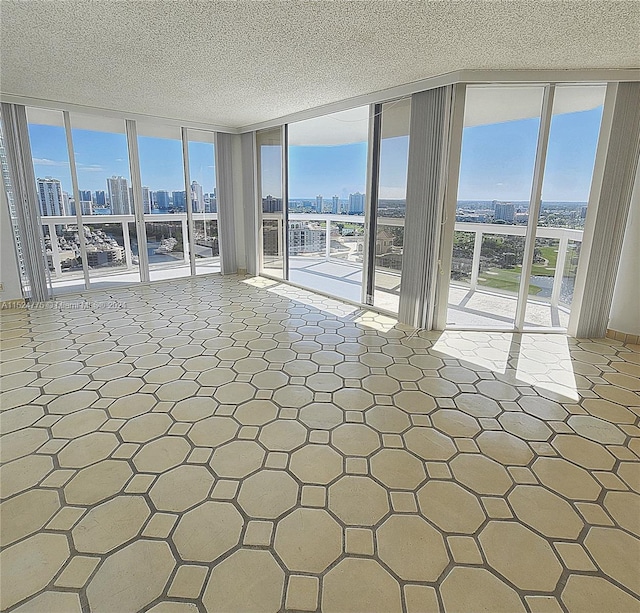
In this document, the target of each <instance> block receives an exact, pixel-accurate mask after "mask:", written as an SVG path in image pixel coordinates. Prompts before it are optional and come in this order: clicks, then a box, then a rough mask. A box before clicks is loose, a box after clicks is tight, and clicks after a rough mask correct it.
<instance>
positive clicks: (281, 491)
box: [238, 470, 298, 519]
mask: <svg viewBox="0 0 640 613" xmlns="http://www.w3.org/2000/svg"><path fill="white" fill-rule="evenodd" d="M297 499H298V484H297V483H296V482H295V481H294V480H293V479H292V478H291V477H290V476H289V475H288V474H287V473H286V472H283V471H280V470H261V471H258V472H257V473H255V474H254V475H251V476H250V477H248V478H247V479H246V480H245V481H244V482H243V484H242V487H241V488H240V494H239V495H238V503H239V504H240V506H241V507H242V508H243V509H244V511H245V513H247V515H249V516H251V517H256V518H260V519H275V518H276V517H279V516H280V515H282V514H283V513H284V512H285V511H288V510H289V509H291V508H292V507H293V506H294V505H295V504H296V501H297Z"/></svg>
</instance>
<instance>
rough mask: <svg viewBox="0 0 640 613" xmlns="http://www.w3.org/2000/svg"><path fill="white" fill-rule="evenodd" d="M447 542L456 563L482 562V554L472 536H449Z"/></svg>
mask: <svg viewBox="0 0 640 613" xmlns="http://www.w3.org/2000/svg"><path fill="white" fill-rule="evenodd" d="M447 543H448V545H449V549H450V550H451V555H452V556H453V561H454V562H456V564H475V565H477V564H482V554H481V553H480V550H479V549H478V545H477V544H476V542H475V540H474V539H473V538H471V537H470V536H449V537H447Z"/></svg>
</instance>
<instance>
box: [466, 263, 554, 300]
mask: <svg viewBox="0 0 640 613" xmlns="http://www.w3.org/2000/svg"><path fill="white" fill-rule="evenodd" d="M478 284H479V285H483V286H484V287H493V288H495V289H501V290H504V291H508V292H513V293H515V294H517V293H518V289H519V288H520V267H519V266H518V267H517V268H489V269H487V270H485V271H483V272H481V273H480V276H479V277H478ZM541 289H542V288H540V287H538V286H537V285H531V284H529V294H530V295H532V296H535V295H536V294H539V293H540V291H541Z"/></svg>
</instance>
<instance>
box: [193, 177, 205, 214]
mask: <svg viewBox="0 0 640 613" xmlns="http://www.w3.org/2000/svg"><path fill="white" fill-rule="evenodd" d="M191 207H192V209H191V210H192V211H193V212H194V213H204V211H205V208H204V194H203V193H202V185H200V183H198V182H197V181H191Z"/></svg>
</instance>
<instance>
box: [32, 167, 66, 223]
mask: <svg viewBox="0 0 640 613" xmlns="http://www.w3.org/2000/svg"><path fill="white" fill-rule="evenodd" d="M37 184H38V198H39V199H40V214H41V215H42V216H43V217H44V216H47V215H65V214H66V212H65V208H64V198H63V196H62V187H61V185H60V179H54V178H52V177H46V178H44V179H38V180H37Z"/></svg>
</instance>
